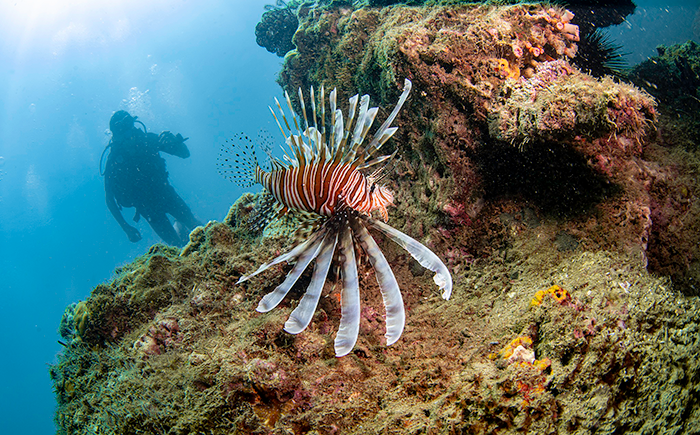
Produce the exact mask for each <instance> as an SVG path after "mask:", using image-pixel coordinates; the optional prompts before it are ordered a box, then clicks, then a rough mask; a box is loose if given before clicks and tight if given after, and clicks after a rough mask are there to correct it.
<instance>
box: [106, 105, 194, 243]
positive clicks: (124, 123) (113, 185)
mask: <svg viewBox="0 0 700 435" xmlns="http://www.w3.org/2000/svg"><path fill="white" fill-rule="evenodd" d="M136 118H137V117H136V116H131V115H129V113H128V112H126V111H124V110H119V111H118V112H116V113H115V114H114V115H112V118H111V119H110V120H109V129H110V130H111V131H112V139H111V140H110V141H109V144H108V145H107V147H106V148H105V151H104V152H103V153H102V158H104V154H105V152H107V150H108V149H109V150H110V152H109V156H108V157H107V164H106V165H105V169H104V172H102V175H104V177H105V195H106V199H107V208H109V211H110V212H111V213H112V215H113V216H114V218H115V219H116V220H117V222H118V223H119V226H121V227H122V230H124V232H125V233H126V235H127V236H128V237H129V240H130V241H132V242H138V241H139V240H141V233H140V232H139V230H137V229H136V228H135V227H133V226H131V225H129V224H128V223H127V222H126V220H125V219H124V217H123V216H122V213H121V209H122V207H135V208H136V214H135V215H134V222H138V221H139V219H140V218H141V216H143V217H144V218H146V220H147V221H148V223H149V224H150V225H151V228H153V230H154V231H155V232H156V233H157V234H158V235H159V236H160V238H161V239H163V240H164V241H165V242H166V243H168V244H169V245H174V246H183V245H185V244H186V243H187V242H188V241H189V233H190V231H192V230H193V229H194V228H195V227H197V226H199V225H201V222H200V221H198V220H197V219H196V218H195V217H194V215H193V214H192V211H191V210H190V208H189V207H188V206H187V204H185V201H184V200H183V199H182V198H180V195H178V194H177V192H175V189H174V188H173V186H171V185H170V183H169V181H168V172H167V170H166V168H165V160H164V159H163V157H161V156H160V154H159V153H160V152H161V151H162V152H165V153H168V154H172V155H174V156H178V157H181V158H183V159H186V158H187V157H189V156H190V150H189V149H188V148H187V145H185V141H186V140H187V139H188V138H183V137H182V135H180V134H178V135H177V136H175V135H174V134H172V133H170V132H169V131H164V132H163V133H161V134H160V135H156V134H155V133H148V132H147V130H146V126H145V125H144V124H143V123H142V122H141V121H137V120H136ZM135 122H138V123H139V124H141V126H143V130H142V129H140V128H137V127H136V126H135V125H134V123H135ZM102 158H101V159H100V165H101V164H102ZM166 213H167V214H169V215H170V216H172V217H173V218H174V219H175V223H174V225H173V223H171V222H170V219H169V218H168V216H166Z"/></svg>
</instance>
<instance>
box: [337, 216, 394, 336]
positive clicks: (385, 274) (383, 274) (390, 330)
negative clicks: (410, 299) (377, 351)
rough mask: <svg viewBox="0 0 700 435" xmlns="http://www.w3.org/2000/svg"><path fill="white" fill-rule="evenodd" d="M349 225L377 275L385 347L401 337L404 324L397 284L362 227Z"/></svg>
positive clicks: (386, 263) (387, 264)
mask: <svg viewBox="0 0 700 435" xmlns="http://www.w3.org/2000/svg"><path fill="white" fill-rule="evenodd" d="M350 225H351V227H352V230H353V233H354V234H355V237H357V239H358V240H359V241H360V244H361V245H362V247H363V248H364V250H365V252H366V253H367V256H368V257H369V260H370V262H371V263H372V267H374V272H375V274H376V275H377V283H378V284H379V290H380V291H381V293H382V298H383V299H384V309H385V310H386V334H385V337H386V344H387V346H388V345H392V344H394V343H396V341H397V340H398V339H399V338H400V337H401V334H402V333H403V328H404V325H405V323H406V313H405V312H404V308H403V298H402V297H401V291H400V290H399V284H398V282H396V277H394V272H392V271H391V267H390V266H389V263H388V262H387V261H386V258H385V257H384V254H382V251H381V250H380V249H379V246H377V242H375V241H374V239H373V238H372V236H371V235H370V234H369V232H368V231H367V229H366V228H365V227H364V225H362V223H361V222H360V221H359V220H357V219H355V218H353V219H351V220H350Z"/></svg>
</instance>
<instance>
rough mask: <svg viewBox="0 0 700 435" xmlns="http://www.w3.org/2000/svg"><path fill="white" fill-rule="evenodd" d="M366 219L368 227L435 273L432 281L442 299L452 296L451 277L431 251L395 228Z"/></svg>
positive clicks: (443, 264)
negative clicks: (387, 238)
mask: <svg viewBox="0 0 700 435" xmlns="http://www.w3.org/2000/svg"><path fill="white" fill-rule="evenodd" d="M366 219H367V221H368V222H369V224H370V226H372V227H373V228H376V229H377V230H379V231H380V232H382V233H384V234H385V235H386V236H387V237H389V238H390V239H391V240H393V241H394V242H396V243H397V244H398V245H399V246H401V247H402V248H404V249H405V250H406V251H408V253H409V254H411V256H412V257H413V258H415V259H416V261H418V263H420V265H421V266H423V267H425V268H426V269H428V270H431V271H433V272H435V276H434V277H433V281H435V284H437V286H438V287H440V289H441V290H442V297H443V299H449V298H450V296H451V295H452V275H450V271H449V270H447V266H445V263H443V262H442V261H441V260H440V259H439V258H438V256H437V255H435V253H434V252H433V251H431V250H430V249H428V248H427V247H426V246H425V245H423V244H422V243H420V242H419V241H417V240H416V239H414V238H412V237H410V236H408V235H407V234H404V233H402V232H401V231H399V230H397V229H396V228H393V227H391V226H389V225H387V224H385V223H383V222H380V221H377V220H374V219H372V218H366Z"/></svg>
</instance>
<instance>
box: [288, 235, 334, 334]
mask: <svg viewBox="0 0 700 435" xmlns="http://www.w3.org/2000/svg"><path fill="white" fill-rule="evenodd" d="M337 241H338V233H337V232H327V233H326V236H325V237H324V238H323V242H322V243H321V249H320V252H319V254H318V258H317V259H316V266H315V267H314V273H313V275H312V277H311V282H310V283H309V287H308V288H307V289H306V293H304V296H302V298H301V300H300V301H299V305H297V307H296V308H295V309H294V311H292V314H290V315H289V319H287V322H285V324H284V330H285V331H287V332H289V333H290V334H298V333H300V332H301V331H303V330H304V329H306V327H307V326H309V323H311V318H312V317H313V315H314V311H316V306H317V305H318V299H319V298H320V297H321V291H322V290H323V284H324V283H325V282H326V276H327V275H328V270H329V269H330V267H331V260H332V259H333V251H335V245H336V243H337Z"/></svg>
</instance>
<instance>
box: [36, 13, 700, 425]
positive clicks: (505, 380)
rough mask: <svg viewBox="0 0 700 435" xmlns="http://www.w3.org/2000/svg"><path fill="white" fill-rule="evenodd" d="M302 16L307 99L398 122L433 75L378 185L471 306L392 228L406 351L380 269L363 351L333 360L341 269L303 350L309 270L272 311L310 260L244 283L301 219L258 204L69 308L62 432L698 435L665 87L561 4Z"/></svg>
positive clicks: (678, 167) (688, 155)
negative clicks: (598, 57)
mask: <svg viewBox="0 0 700 435" xmlns="http://www.w3.org/2000/svg"><path fill="white" fill-rule="evenodd" d="M345 3H347V2H345ZM295 14H296V16H297V18H298V19H299V27H298V29H297V31H296V32H295V34H294V37H293V40H294V44H295V46H296V50H293V51H292V52H290V53H288V54H287V55H286V57H285V63H284V66H283V70H282V72H281V74H280V83H281V84H282V85H283V87H284V88H285V89H287V90H289V91H290V94H292V95H296V88H297V87H302V88H304V89H305V88H307V87H308V86H309V85H315V86H317V85H318V84H320V83H324V84H325V86H326V89H328V88H332V87H333V86H337V87H338V88H339V89H341V90H343V91H344V92H343V93H347V92H351V91H352V90H358V91H359V92H361V93H369V94H371V95H372V98H373V100H375V98H376V99H378V100H379V101H380V103H381V106H380V112H383V111H388V109H387V108H389V107H390V104H393V102H395V100H396V98H397V91H396V88H397V87H398V86H397V85H398V84H399V83H400V82H401V81H403V79H404V78H406V77H408V78H410V79H411V80H412V81H413V85H414V92H413V94H412V96H411V98H410V99H409V100H408V101H407V103H406V105H405V106H404V111H403V112H402V114H401V115H399V117H398V118H396V121H395V125H400V126H401V128H400V130H399V131H398V132H397V133H396V135H395V136H394V139H392V141H390V142H388V143H387V144H386V147H387V148H389V150H388V151H389V152H391V151H393V150H394V149H396V150H398V153H399V155H401V156H402V159H401V160H400V161H398V162H396V163H395V167H394V171H393V172H391V171H389V173H388V176H387V177H386V178H385V179H383V180H382V182H383V183H385V184H388V185H389V186H390V187H391V189H392V190H393V191H394V192H395V193H396V195H395V204H396V209H395V210H392V212H391V213H390V222H389V223H390V224H391V225H392V226H393V227H395V228H399V229H401V231H403V232H405V233H406V234H409V235H411V237H414V238H415V239H416V240H418V241H420V242H421V243H423V244H425V245H426V246H427V247H429V248H430V249H431V250H432V251H434V252H436V253H438V255H439V257H440V258H441V259H442V260H443V261H444V262H445V263H446V264H447V266H448V268H449V270H450V272H451V274H452V276H453V278H454V289H453V296H452V299H451V300H450V301H444V300H442V299H441V297H440V294H439V292H438V291H437V289H436V288H435V286H434V284H433V282H432V280H431V275H432V274H430V273H426V271H425V270H424V269H423V268H422V267H421V266H420V264H418V263H417V262H415V261H413V260H412V259H411V257H410V255H408V254H406V253H405V252H404V251H403V250H402V249H400V248H399V247H397V246H395V245H394V244H392V243H390V240H388V239H387V238H386V237H382V235H381V233H377V232H374V233H373V236H376V237H377V242H378V244H379V246H380V247H381V249H382V251H383V252H384V254H385V256H386V259H387V261H388V262H389V264H391V268H392V270H393V271H394V274H395V277H396V280H397V282H398V283H399V285H400V286H401V287H402V288H404V289H406V291H405V292H404V294H403V297H404V304H405V307H406V310H407V312H408V313H410V315H409V316H407V319H408V321H407V323H406V327H405V330H404V332H403V335H402V336H401V338H400V339H399V340H398V341H397V342H396V343H394V344H393V345H392V346H391V347H386V346H385V343H386V341H385V338H384V333H385V326H384V324H385V319H384V314H383V309H382V307H383V301H382V298H381V294H380V292H379V291H378V288H377V287H378V284H377V282H376V280H375V278H374V276H373V274H372V273H371V265H370V264H369V263H368V262H367V260H366V259H364V260H363V261H358V280H359V281H360V283H359V284H360V286H361V287H362V288H363V289H366V291H363V292H362V295H361V306H362V309H361V312H360V334H359V337H358V341H357V344H356V346H355V348H354V349H353V350H352V352H351V353H349V354H348V355H347V356H344V357H342V358H336V357H335V356H334V351H333V338H334V335H335V331H336V330H337V329H338V324H339V318H340V313H341V301H340V296H339V295H340V288H339V287H341V286H339V285H338V283H337V282H333V277H334V276H337V275H338V272H337V271H333V270H331V272H330V273H329V282H326V283H325V286H324V289H323V293H322V296H321V299H320V301H319V305H318V309H317V311H316V312H315V314H314V315H313V317H312V319H311V323H310V325H309V326H308V327H307V329H305V330H304V331H303V332H302V333H300V334H298V335H290V334H287V333H286V332H284V330H283V326H282V325H283V324H284V319H286V318H287V317H288V316H289V313H290V312H292V311H293V309H294V308H295V306H296V304H295V302H294V301H295V300H298V299H299V298H300V297H301V294H302V292H303V289H304V288H305V287H306V286H307V285H308V283H309V281H310V280H311V279H312V276H311V273H309V272H307V273H304V274H302V275H301V277H300V278H299V283H298V284H297V285H295V286H294V287H292V289H291V290H290V295H291V297H289V298H286V299H285V300H283V301H282V302H281V304H280V305H279V307H278V308H277V309H276V310H274V311H271V312H268V313H265V314H260V313H257V312H256V311H255V307H256V305H257V303H258V301H259V300H260V298H261V297H262V296H263V295H265V294H268V293H269V292H270V291H271V290H273V289H274V287H275V285H276V284H277V283H279V282H281V281H282V280H283V279H284V276H286V275H287V274H288V273H289V271H290V270H291V268H292V266H291V265H287V264H276V265H274V266H273V267H271V268H270V269H269V270H268V272H266V273H267V275H266V276H265V277H264V278H261V277H260V276H255V277H253V278H251V279H250V280H248V281H246V282H244V283H242V284H240V285H237V284H236V282H237V281H238V279H239V278H240V277H241V276H244V275H246V274H248V273H250V272H251V271H252V270H255V267H256V266H257V265H259V264H261V263H262V262H264V261H265V260H267V259H269V258H273V257H275V256H277V255H279V254H281V253H282V252H286V250H288V249H289V248H290V247H292V246H293V240H292V239H293V238H292V237H290V229H289V226H288V224H289V222H288V223H287V224H280V225H279V226H277V227H274V228H265V229H263V228H261V227H260V225H258V220H257V218H256V210H259V209H260V208H261V207H262V206H264V198H263V197H262V196H261V195H252V194H245V195H243V196H242V197H241V198H239V199H238V200H237V201H236V202H235V203H234V204H233V206H232V207H231V209H230V211H229V213H228V215H227V216H226V218H225V219H224V220H223V222H222V223H218V222H213V221H212V222H210V223H208V224H207V226H206V227H203V228H198V229H196V230H195V231H193V232H192V234H191V235H190V243H189V244H188V245H187V246H186V247H185V248H183V249H182V251H178V250H177V249H174V248H168V247H164V246H162V245H156V246H154V247H152V248H151V249H150V250H149V252H148V253H147V254H145V255H144V256H142V257H140V258H138V259H137V260H136V261H135V262H134V263H132V264H129V265H127V266H124V267H123V268H121V269H119V270H117V271H116V273H115V276H114V277H113V278H112V280H111V281H110V282H108V283H106V284H101V285H98V286H97V287H95V288H94V289H93V291H92V294H91V295H90V297H89V298H87V299H86V300H85V301H83V302H80V303H78V304H72V305H71V306H69V307H68V308H67V309H66V312H65V314H64V317H63V319H62V321H61V325H60V333H61V335H62V337H63V340H64V344H65V347H64V349H63V352H62V353H61V354H60V355H59V357H58V362H57V364H55V365H53V366H52V367H51V368H50V373H51V377H52V380H53V382H54V388H55V391H56V397H57V401H58V407H57V410H56V422H57V425H58V428H59V433H61V434H78V433H80V434H82V433H94V434H117V433H120V434H121V433H174V434H185V433H211V434H230V433H245V434H281V433H287V434H290V433H291V434H305V433H312V434H317V435H325V434H367V433H381V434H425V433H441V434H461V433H476V434H482V433H483V434H486V433H505V434H516V433H562V434H564V433H576V434H593V433H612V432H624V433H662V432H663V433H688V434H690V433H697V432H700V425H699V423H698V422H700V405H699V404H698V401H697V400H696V398H697V389H698V380H699V379H700V363H698V359H697V354H698V353H699V352H700V327H698V324H700V299H699V298H698V296H697V293H698V283H697V279H699V278H700V267H699V266H698V265H700V262H699V260H698V258H699V257H698V254H700V253H699V252H697V249H698V243H697V237H698V234H700V208H698V201H697V198H698V197H700V191H699V187H698V184H697V179H698V178H699V176H700V158H698V157H699V156H698V150H697V147H696V146H695V145H694V142H693V140H691V139H689V138H688V136H684V137H681V138H675V139H674V137H673V136H674V135H673V132H675V131H677V130H674V129H676V128H678V127H676V126H675V125H676V124H674V123H673V122H671V118H670V117H669V116H668V115H667V113H668V112H667V110H668V109H667V105H669V103H667V102H665V100H664V99H663V98H662V97H661V94H659V99H660V103H659V106H658V108H657V106H656V103H655V101H654V99H653V98H652V97H651V96H650V95H649V94H647V93H646V92H644V91H640V90H639V89H637V88H635V87H633V86H631V85H628V84H625V83H620V82H618V81H615V80H612V79H609V78H607V79H606V78H603V79H596V78H593V77H591V76H589V75H587V74H584V73H582V72H580V71H578V70H577V69H576V68H575V67H574V66H572V65H571V59H572V57H573V58H575V56H577V55H578V45H577V42H578V41H577V39H579V37H580V36H581V30H580V29H579V30H578V34H577V29H576V21H575V20H574V17H573V14H571V13H570V12H568V11H567V10H565V9H563V8H560V7H549V6H542V5H522V4H519V5H513V6H500V7H495V6H456V7H445V6H438V7H421V8H415V7H404V6H397V7H388V8H383V9H353V8H352V7H350V6H349V5H343V7H340V8H320V9H319V8H316V9H313V8H311V7H310V4H300V5H298V7H297V8H296V9H295ZM688 48H692V46H688ZM681 51H682V50H681ZM685 51H686V52H687V53H685V54H683V55H684V56H688V59H686V60H685V61H684V62H687V64H688V65H692V62H693V61H692V59H691V57H692V53H691V52H692V51H693V50H685ZM673 52H674V51H673V50H672V51H671V52H669V54H670V53H673ZM678 53H680V51H679V52H678ZM660 63H661V64H662V66H663V63H662V62H660ZM674 64H677V65H678V64H679V63H678V62H674ZM681 64H682V62H681ZM647 67H648V68H649V69H648V70H649V71H651V70H652V68H651V66H650V65H647ZM666 67H668V68H670V67H671V64H670V63H669V64H667V65H666ZM691 69H692V68H691ZM662 71H663V70H659V71H654V72H653V74H658V76H659V77H661V76H663V74H664V73H663V72H662ZM636 83H637V85H638V86H647V85H646V84H645V83H643V82H639V81H638V82H636ZM650 83H651V82H650ZM683 85H684V86H685V85H686V84H685V82H684V84H683ZM647 91H648V92H649V93H651V94H654V92H656V90H655V89H653V87H647ZM664 92H668V91H664ZM338 103H339V106H340V107H341V108H342V109H343V110H345V109H346V104H347V102H346V101H339V102H338ZM659 113H660V114H659ZM380 117H381V113H380ZM292 225H293V223H292ZM650 271H651V272H650ZM654 272H655V273H657V275H655V274H654Z"/></svg>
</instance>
